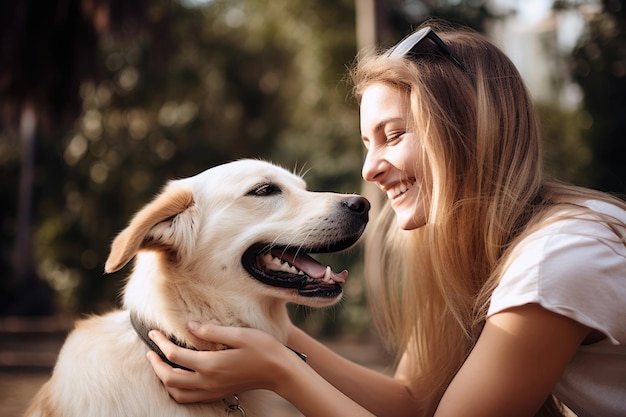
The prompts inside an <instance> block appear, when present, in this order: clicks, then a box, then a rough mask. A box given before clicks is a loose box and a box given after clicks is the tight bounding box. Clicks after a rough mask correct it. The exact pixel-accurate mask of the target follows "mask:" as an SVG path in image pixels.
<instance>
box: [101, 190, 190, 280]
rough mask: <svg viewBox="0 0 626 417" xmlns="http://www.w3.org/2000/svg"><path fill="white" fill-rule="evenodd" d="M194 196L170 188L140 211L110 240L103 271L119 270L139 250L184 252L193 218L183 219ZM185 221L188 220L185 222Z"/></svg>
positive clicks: (184, 191) (185, 191) (187, 191)
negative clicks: (109, 249) (109, 251)
mask: <svg viewBox="0 0 626 417" xmlns="http://www.w3.org/2000/svg"><path fill="white" fill-rule="evenodd" d="M193 205H194V199H193V193H192V191H191V190H190V189H188V188H183V187H180V186H173V185H171V186H169V187H167V188H166V189H165V190H164V191H163V192H162V193H161V194H160V195H158V196H157V197H156V198H155V199H154V200H153V201H152V202H151V203H149V204H148V205H147V206H145V207H144V208H143V209H142V210H141V211H139V212H138V213H137V214H135V216H134V217H133V219H132V220H131V222H130V224H129V225H128V227H127V228H126V229H124V230H122V232H120V234H119V235H117V237H116V238H115V240H113V244H112V245H111V253H110V254H109V258H108V259H107V261H106V263H105V266H104V271H105V272H107V273H110V272H115V271H118V270H120V269H121V268H122V267H124V265H126V264H127V263H128V262H129V261H130V260H131V259H132V258H133V257H134V256H135V255H136V254H137V251H139V249H142V248H151V249H155V250H163V251H168V252H171V253H178V251H179V250H184V247H185V244H186V243H187V242H186V240H185V239H186V238H188V234H189V230H193V228H192V227H191V226H192V225H190V224H189V222H193V216H187V218H186V219H184V218H183V217H185V216H184V214H186V212H188V211H190V210H191V209H192V208H193ZM186 220H188V221H186Z"/></svg>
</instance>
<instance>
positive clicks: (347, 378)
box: [148, 324, 416, 417]
mask: <svg viewBox="0 0 626 417" xmlns="http://www.w3.org/2000/svg"><path fill="white" fill-rule="evenodd" d="M190 330H191V331H192V332H193V333H194V334H195V335H196V336H197V337H198V338H199V339H202V340H207V341H211V342H215V343H221V344H224V345H227V346H230V347H231V349H228V350H224V351H217V352H203V351H191V350H187V349H183V348H180V347H178V346H176V345H174V344H172V343H171V342H170V341H169V340H167V338H165V337H164V336H163V335H162V334H161V333H159V332H151V337H152V338H153V340H154V341H155V342H156V343H157V344H158V345H159V347H160V348H161V350H163V352H164V353H165V355H166V356H167V357H168V359H170V360H171V361H173V362H175V363H179V364H181V365H183V366H185V367H188V368H190V369H194V370H195V371H196V372H188V371H184V370H180V369H174V368H171V367H170V366H169V365H167V364H165V363H164V362H163V361H161V360H160V358H159V357H158V355H156V354H155V353H154V352H150V353H149V355H148V358H149V360H150V362H151V364H152V366H153V368H154V370H155V372H156V373H157V375H158V377H159V378H160V379H161V381H163V383H164V385H165V386H166V388H167V389H168V392H169V393H170V395H171V396H172V397H173V398H174V399H175V400H176V401H178V402H181V403H186V402H198V401H215V400H218V399H221V398H224V397H227V396H229V395H231V394H234V393H237V392H243V391H247V390H251V389H259V388H263V389H270V390H273V391H275V392H276V393H278V394H279V395H281V396H282V397H283V398H285V399H286V400H287V401H289V402H291V403H292V404H293V405H294V406H296V407H297V408H298V409H299V410H300V411H301V412H302V413H303V414H305V415H306V416H308V417H315V416H325V417H328V416H348V415H349V416H355V417H357V416H372V413H373V414H374V415H377V416H409V415H411V416H414V415H416V414H415V407H416V405H415V403H414V401H413V399H412V396H411V395H410V393H409V391H408V390H407V388H406V387H405V384H404V383H403V382H402V381H401V380H396V379H394V378H391V377H388V376H385V375H382V374H379V373H377V372H374V371H372V370H369V369H367V368H364V367H362V366H359V365H356V364H354V363H352V362H350V361H348V360H346V359H343V358H341V357H340V356H339V355H337V354H335V353H334V352H332V351H331V350H330V349H328V348H326V347H325V346H324V345H322V344H321V343H319V342H317V341H316V340H314V339H313V338H311V337H309V336H308V335H306V334H305V333H304V332H302V331H301V330H299V329H297V328H295V326H294V327H293V329H292V330H291V331H290V335H289V340H288V344H289V346H290V347H291V348H293V349H295V350H297V351H302V352H304V353H306V355H307V356H308V358H307V362H306V363H305V362H304V361H302V360H301V359H300V358H299V357H298V356H297V355H295V354H294V353H293V352H292V351H291V350H289V349H287V348H286V347H284V346H283V345H281V344H280V343H279V342H278V341H277V340H276V339H274V338H273V337H271V336H270V335H268V334H266V333H264V332H261V331H259V330H255V329H242V328H232V327H222V326H216V325H213V324H203V325H201V326H199V327H198V328H195V329H194V328H190ZM329 382H330V383H329ZM367 410H369V412H368V411H367Z"/></svg>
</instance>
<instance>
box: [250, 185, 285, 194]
mask: <svg viewBox="0 0 626 417" xmlns="http://www.w3.org/2000/svg"><path fill="white" fill-rule="evenodd" d="M274 194H280V188H279V187H278V186H277V185H276V184H271V183H270V184H261V185H259V186H256V187H255V188H253V189H252V190H250V192H248V195H254V196H258V197H266V196H270V195H274Z"/></svg>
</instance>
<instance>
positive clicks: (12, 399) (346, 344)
mask: <svg viewBox="0 0 626 417" xmlns="http://www.w3.org/2000/svg"><path fill="white" fill-rule="evenodd" d="M72 323H73V320H72V319H71V318H68V317H47V318H0V416H2V417H20V416H22V415H23V413H24V411H25V410H26V408H27V407H28V404H29V402H30V400H31V398H32V397H33V396H34V395H35V393H36V392H37V390H38V389H39V388H40V387H41V385H42V384H43V383H44V382H45V381H46V380H47V379H48V378H49V377H50V372H51V370H52V366H53V365H54V362H55V360H56V356H57V353H58V351H59V349H60V348H61V345H62V344H63V341H64V340H65V336H66V335H67V332H68V331H69V330H70V329H71V327H72ZM325 343H326V345H327V346H329V347H330V348H331V349H333V350H334V351H336V352H338V353H340V354H341V355H343V356H345V357H347V358H350V359H352V360H353V361H355V362H357V363H361V364H363V365H365V366H367V367H370V368H373V369H377V370H381V371H388V370H389V367H388V366H387V363H388V360H387V357H386V356H385V355H384V354H383V352H382V350H381V349H380V348H379V346H378V345H376V344H375V343H367V342H365V343H356V342H350V341H337V340H333V341H326V342H325ZM299 416H301V414H300V413H298V412H297V410H295V409H294V408H293V407H292V406H291V405H290V404H288V403H285V402H282V401H281V402H279V403H277V404H276V410H275V413H274V414H273V417H299Z"/></svg>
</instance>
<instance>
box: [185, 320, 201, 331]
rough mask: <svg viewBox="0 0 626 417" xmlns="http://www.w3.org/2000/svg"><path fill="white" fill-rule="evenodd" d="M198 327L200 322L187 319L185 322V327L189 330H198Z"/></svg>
mask: <svg viewBox="0 0 626 417" xmlns="http://www.w3.org/2000/svg"><path fill="white" fill-rule="evenodd" d="M199 327H200V323H198V322H197V321H188V322H187V328H188V329H189V330H198V328H199Z"/></svg>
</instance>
